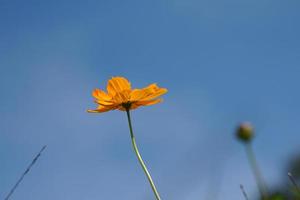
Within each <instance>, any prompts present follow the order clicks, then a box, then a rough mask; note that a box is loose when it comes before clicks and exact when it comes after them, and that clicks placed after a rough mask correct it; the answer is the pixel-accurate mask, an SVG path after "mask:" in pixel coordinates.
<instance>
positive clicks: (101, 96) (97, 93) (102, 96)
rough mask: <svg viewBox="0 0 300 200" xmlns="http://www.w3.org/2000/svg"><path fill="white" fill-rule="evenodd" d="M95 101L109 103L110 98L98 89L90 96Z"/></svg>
mask: <svg viewBox="0 0 300 200" xmlns="http://www.w3.org/2000/svg"><path fill="white" fill-rule="evenodd" d="M92 95H93V96H94V97H95V98H96V99H100V100H104V101H110V100H111V96H109V95H108V94H106V93H105V92H104V91H102V90H100V89H95V90H94V91H93V94H92Z"/></svg>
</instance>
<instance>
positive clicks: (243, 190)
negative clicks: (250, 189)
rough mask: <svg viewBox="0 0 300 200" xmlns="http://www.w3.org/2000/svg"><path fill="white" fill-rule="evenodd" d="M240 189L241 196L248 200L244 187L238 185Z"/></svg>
mask: <svg viewBox="0 0 300 200" xmlns="http://www.w3.org/2000/svg"><path fill="white" fill-rule="evenodd" d="M240 189H241V191H242V193H243V196H244V197H245V200H249V198H248V195H247V193H246V191H245V189H244V186H243V185H242V184H240Z"/></svg>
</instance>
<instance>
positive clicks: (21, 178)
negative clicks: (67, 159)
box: [5, 145, 47, 200]
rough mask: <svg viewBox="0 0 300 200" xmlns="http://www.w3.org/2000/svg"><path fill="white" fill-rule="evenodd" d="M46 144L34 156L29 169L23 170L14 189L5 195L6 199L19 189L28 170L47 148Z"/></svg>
mask: <svg viewBox="0 0 300 200" xmlns="http://www.w3.org/2000/svg"><path fill="white" fill-rule="evenodd" d="M46 147H47V146H46V145H45V146H43V147H42V149H41V150H40V151H39V153H38V154H37V155H36V156H35V157H34V158H33V160H32V161H31V163H30V165H29V166H28V167H27V169H26V170H25V171H24V172H23V174H22V175H21V177H20V178H19V179H18V181H17V182H16V184H15V185H14V186H13V187H12V189H11V190H10V192H9V193H8V195H7V196H6V197H5V200H8V199H9V198H10V197H11V195H12V194H13V193H14V191H15V190H16V189H17V187H18V186H19V184H20V183H21V182H22V180H23V179H24V177H25V175H26V174H28V172H29V171H30V169H31V168H32V166H33V165H34V164H35V163H36V161H37V160H38V158H39V157H40V156H41V153H42V152H43V151H44V150H45V149H46Z"/></svg>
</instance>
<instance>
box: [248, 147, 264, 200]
mask: <svg viewBox="0 0 300 200" xmlns="http://www.w3.org/2000/svg"><path fill="white" fill-rule="evenodd" d="M246 152H247V156H248V160H249V163H250V166H251V169H252V171H253V174H254V176H255V180H256V184H257V186H258V189H259V192H260V194H261V197H262V199H263V200H267V199H268V190H267V186H266V184H265V181H264V179H263V177H262V174H261V172H260V169H259V167H258V164H257V161H256V157H255V154H254V152H253V149H252V145H251V143H248V144H246Z"/></svg>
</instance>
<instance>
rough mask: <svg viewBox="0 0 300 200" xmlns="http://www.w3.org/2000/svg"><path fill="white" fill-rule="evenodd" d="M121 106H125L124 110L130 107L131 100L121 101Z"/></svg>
mask: <svg viewBox="0 0 300 200" xmlns="http://www.w3.org/2000/svg"><path fill="white" fill-rule="evenodd" d="M122 106H123V108H125V109H126V110H129V109H130V107H131V102H129V101H128V102H126V103H122Z"/></svg>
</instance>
